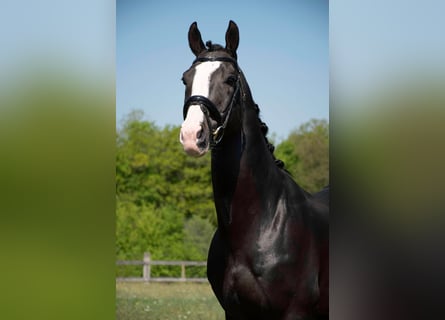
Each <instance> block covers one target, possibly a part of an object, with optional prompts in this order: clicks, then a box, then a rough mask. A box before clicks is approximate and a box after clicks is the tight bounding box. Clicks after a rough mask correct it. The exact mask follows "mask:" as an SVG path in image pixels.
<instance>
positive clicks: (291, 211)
mask: <svg viewBox="0 0 445 320" xmlns="http://www.w3.org/2000/svg"><path fill="white" fill-rule="evenodd" d="M225 39H226V44H225V46H224V47H223V46H221V45H217V44H212V43H211V42H210V41H208V42H207V43H206V45H204V43H203V41H202V38H201V34H200V32H199V30H198V27H197V24H196V22H194V23H193V24H192V25H191V26H190V29H189V33H188V40H189V45H190V49H191V50H192V52H193V53H194V55H195V56H196V59H195V60H194V61H193V63H192V66H191V67H190V68H189V69H188V70H186V71H185V72H184V74H183V77H182V80H183V82H184V84H185V87H186V89H185V102H184V107H183V115H184V122H183V124H182V127H181V132H180V141H181V143H182V145H183V147H184V150H185V152H186V153H187V154H189V155H191V156H195V157H198V156H202V155H203V154H205V153H206V152H208V151H209V150H211V156H212V160H211V165H212V184H213V195H214V202H215V208H216V213H217V220H218V227H217V230H216V232H215V235H214V236H213V239H212V242H211V245H210V249H209V255H208V263H207V276H208V279H209V282H210V284H211V286H212V289H213V291H214V293H215V295H216V297H217V299H218V301H219V303H220V304H221V306H222V308H223V309H224V311H225V315H226V319H252V320H253V319H255V320H258V319H265V320H266V319H267V320H273V319H283V320H284V319H286V320H290V319H328V310H329V307H328V283H329V270H328V261H329V253H328V252H329V235H328V234H329V222H328V213H329V189H328V188H326V189H324V190H322V191H321V192H319V193H318V194H315V195H311V194H309V193H308V192H306V191H305V190H303V189H302V188H301V187H299V186H298V185H297V184H296V183H295V182H294V180H293V179H292V178H291V177H290V175H289V174H288V173H287V171H286V170H284V169H283V163H282V162H281V161H279V160H277V159H275V157H274V154H273V146H272V145H271V144H270V143H269V142H268V140H267V138H266V133H267V126H266V125H265V124H264V123H263V122H262V121H261V120H260V118H259V108H258V106H257V105H256V104H255V102H254V100H253V98H252V95H251V91H250V89H249V86H248V84H247V81H246V79H245V77H244V75H243V73H242V71H241V69H240V68H239V66H238V62H237V53H236V51H237V49H238V44H239V31H238V27H237V25H236V24H235V23H234V22H233V21H230V23H229V27H228V29H227V32H226V36H225Z"/></svg>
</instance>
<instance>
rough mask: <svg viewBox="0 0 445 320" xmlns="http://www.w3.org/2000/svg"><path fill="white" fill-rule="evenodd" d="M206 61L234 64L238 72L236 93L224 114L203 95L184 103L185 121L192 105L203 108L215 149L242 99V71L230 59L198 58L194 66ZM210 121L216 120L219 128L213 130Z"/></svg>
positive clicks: (212, 145) (211, 141) (193, 97)
mask: <svg viewBox="0 0 445 320" xmlns="http://www.w3.org/2000/svg"><path fill="white" fill-rule="evenodd" d="M206 61H223V62H230V63H233V64H234V66H235V68H236V70H237V71H238V75H237V79H236V83H235V91H234V92H233V95H232V99H230V102H229V104H228V105H227V107H226V108H225V109H224V111H223V112H222V113H220V112H219V110H218V108H217V107H216V106H215V104H214V103H213V102H212V101H210V99H208V98H207V97H204V96H201V95H194V96H190V97H189V98H188V99H187V100H186V101H185V103H184V109H183V115H184V119H185V118H186V117H187V112H188V110H189V108H190V106H191V105H199V106H200V107H201V110H202V112H203V113H204V115H205V118H206V121H207V125H208V128H209V130H210V131H211V134H210V146H211V147H215V146H216V145H217V144H218V143H220V142H221V140H222V138H223V136H224V130H225V129H226V126H227V123H228V121H229V118H230V114H231V113H232V109H233V106H234V105H235V103H236V100H237V98H239V97H240V95H239V93H240V89H241V83H240V74H241V71H240V70H239V68H238V64H237V62H236V61H235V60H234V59H231V58H228V57H219V58H197V59H196V60H195V61H193V64H195V63H196V62H206ZM210 119H212V120H214V121H215V122H216V123H217V127H216V129H215V130H212V125H211V121H210Z"/></svg>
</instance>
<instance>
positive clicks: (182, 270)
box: [181, 263, 185, 281]
mask: <svg viewBox="0 0 445 320" xmlns="http://www.w3.org/2000/svg"><path fill="white" fill-rule="evenodd" d="M181 280H182V281H185V264H184V263H181Z"/></svg>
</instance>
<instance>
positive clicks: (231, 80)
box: [226, 76, 236, 87]
mask: <svg viewBox="0 0 445 320" xmlns="http://www.w3.org/2000/svg"><path fill="white" fill-rule="evenodd" d="M226 83H227V84H228V85H229V86H232V87H233V86H234V85H235V83H236V77H235V76H230V77H228V78H227V80H226Z"/></svg>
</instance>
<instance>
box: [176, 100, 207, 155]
mask: <svg viewBox="0 0 445 320" xmlns="http://www.w3.org/2000/svg"><path fill="white" fill-rule="evenodd" d="M204 123H205V122H204V113H203V112H202V110H201V107H200V106H197V105H192V106H190V108H189V110H188V113H187V117H186V118H185V121H184V122H183V123H182V126H181V132H180V133H179V141H180V142H181V144H182V146H183V148H184V151H185V152H186V153H187V154H188V155H189V156H192V157H201V156H203V155H204V154H206V153H207V151H209V147H210V144H209V134H210V131H209V129H208V128H207V126H206V125H204Z"/></svg>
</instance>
